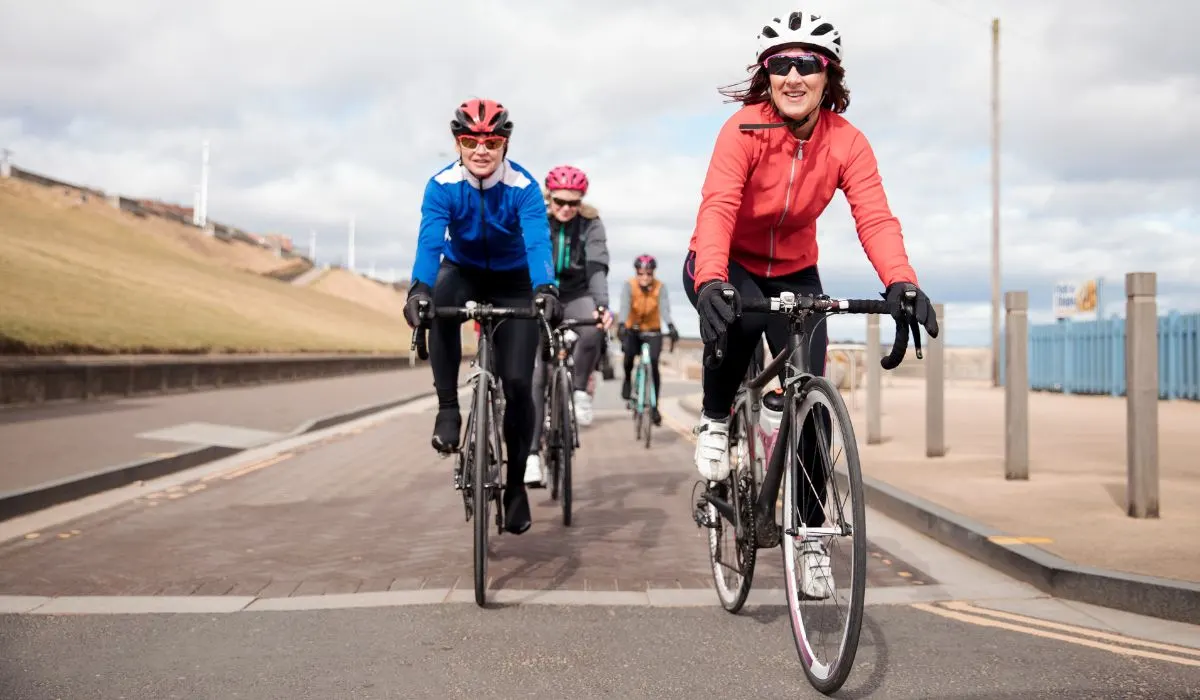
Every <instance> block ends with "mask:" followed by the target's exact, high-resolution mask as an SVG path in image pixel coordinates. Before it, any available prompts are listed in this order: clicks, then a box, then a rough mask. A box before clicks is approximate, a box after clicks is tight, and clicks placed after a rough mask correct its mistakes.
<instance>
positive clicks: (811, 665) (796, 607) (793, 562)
mask: <svg viewBox="0 0 1200 700" xmlns="http://www.w3.org/2000/svg"><path fill="white" fill-rule="evenodd" d="M802 391H803V393H802V395H801V398H799V399H798V401H799V404H798V408H797V409H796V411H795V413H794V415H793V416H792V421H793V422H792V424H791V426H790V428H791V437H790V438H789V439H788V445H787V450H788V452H787V462H786V465H785V470H784V479H783V488H784V492H783V502H784V512H783V525H784V529H785V534H784V536H783V541H782V543H781V545H782V546H781V549H782V550H783V564H784V570H785V571H786V572H787V576H786V577H785V581H786V583H785V589H786V591H787V596H788V599H787V603H788V610H789V613H790V614H789V618H790V621H791V626H792V638H793V640H794V641H795V643H796V654H797V656H798V657H799V659H800V664H801V667H802V668H803V669H804V675H805V676H806V677H807V678H808V681H809V683H810V684H812V686H813V687H814V688H815V689H816V690H818V691H819V692H821V693H824V694H826V695H828V694H829V693H833V692H835V691H836V690H837V689H839V688H841V687H842V684H843V683H845V682H846V679H847V678H848V677H849V675H850V671H851V670H852V668H853V666H854V657H855V655H856V654H857V653H858V640H859V635H860V633H861V629H862V618H863V599H864V594H865V592H866V587H867V530H866V506H865V503H864V501H863V490H862V468H861V465H860V463H859V456H858V443H857V442H856V441H855V437H854V428H853V426H852V425H851V423H850V412H849V411H848V410H847V409H846V404H845V402H844V401H843V400H842V397H841V394H840V393H839V392H838V390H837V389H836V388H834V386H833V384H831V383H830V382H829V380H827V379H825V378H824V377H812V378H810V379H808V380H807V382H806V383H805V385H804V389H803V390H802ZM818 404H823V405H824V406H825V407H826V408H827V409H828V410H829V411H830V412H831V413H832V414H833V416H832V417H833V418H834V420H836V421H837V424H838V426H839V430H838V432H840V433H841V436H840V437H841V447H842V449H844V455H845V462H846V465H845V466H846V473H845V474H844V475H843V474H841V473H840V472H837V471H834V470H833V469H832V468H830V469H829V472H830V473H829V474H827V479H829V480H830V481H831V482H832V483H833V484H838V483H839V482H842V483H843V484H845V487H846V491H847V494H848V495H849V497H850V511H851V513H852V518H853V523H852V532H851V534H850V538H851V540H852V543H853V546H854V553H853V556H852V557H851V558H850V563H851V572H850V578H849V581H850V595H849V601H848V602H849V605H848V607H849V613H848V615H847V617H846V623H845V625H844V627H843V628H842V638H841V641H840V643H839V644H838V654H837V660H836V661H835V662H833V663H824V662H819V661H818V660H817V659H816V655H815V653H814V652H813V649H812V645H811V643H810V641H809V639H808V636H809V635H808V633H807V631H806V630H805V625H804V611H803V610H801V605H800V597H799V590H798V588H797V585H796V574H797V572H798V568H799V565H800V564H799V562H798V561H797V560H798V557H797V555H796V553H795V542H796V540H797V539H798V538H797V537H796V535H797V534H798V533H797V531H796V530H795V529H794V528H796V527H797V526H798V525H799V523H797V522H796V521H797V517H796V508H795V507H794V499H795V496H794V494H795V484H796V483H797V482H796V479H797V478H798V474H797V470H798V469H799V468H800V466H799V455H798V454H797V453H796V445H797V444H798V441H799V436H800V435H801V430H802V428H803V426H804V421H805V419H806V418H807V417H808V415H809V413H811V412H812V411H813V410H814V408H815V407H816V406H817V405H818ZM830 437H831V443H832V435H831V436H830ZM839 477H842V478H839ZM806 483H807V482H806ZM835 488H840V487H835ZM835 494H836V490H835ZM828 507H829V506H826V508H827V509H828ZM789 530H790V532H792V533H793V534H790V535H789V534H787V532H788V531H789ZM789 555H790V556H789ZM836 580H837V576H836V573H835V574H834V585H833V588H834V590H833V591H832V592H831V593H832V595H831V596H830V597H832V598H834V599H835V601H836V600H837V598H838V592H837V591H836V588H837V587H838V585H837V583H836ZM813 617H814V618H816V617H818V615H816V613H815V611H814V613H813Z"/></svg>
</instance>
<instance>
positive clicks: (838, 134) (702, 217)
mask: <svg viewBox="0 0 1200 700" xmlns="http://www.w3.org/2000/svg"><path fill="white" fill-rule="evenodd" d="M779 121H781V119H780V118H779V117H778V116H777V115H776V114H775V111H774V110H773V109H772V108H771V106H770V105H768V104H757V105H747V106H745V107H742V108H741V109H739V110H738V111H737V112H736V113H734V114H733V116H731V117H730V118H729V119H728V120H727V121H726V122H725V124H724V126H722V127H721V131H720V133H719V134H718V135H717V143H716V145H715V146H714V148H713V154H712V159H711V160H710V161H709V164H708V175H707V176H706V177H705V178H704V187H703V189H702V190H701V195H702V200H701V202H700V211H699V213H698V214H697V215H696V229H695V232H694V233H693V234H692V240H691V243H690V244H689V246H688V247H689V249H690V250H691V251H693V252H695V254H696V268H695V279H696V288H697V289H699V287H700V285H701V284H702V283H704V282H707V281H708V280H712V279H719V280H723V281H728V275H729V273H728V268H729V261H730V259H733V260H734V261H736V262H737V263H739V264H740V265H742V266H743V267H745V268H746V269H747V270H748V271H750V272H751V273H753V274H756V275H760V276H763V277H780V276H783V275H787V274H790V273H792V272H796V271H797V270H802V269H804V268H806V267H810V266H812V265H815V264H816V262H817V217H818V216H820V215H821V212H823V211H825V207H826V206H828V205H829V201H830V200H831V199H833V195H834V192H835V191H836V190H837V189H839V188H840V189H841V190H842V191H843V192H844V193H845V195H846V200H847V201H848V202H849V203H850V212H851V214H853V216H854V221H855V225H856V228H857V229H858V239H859V241H860V242H861V243H862V247H863V250H864V251H865V252H866V254H867V258H868V259H870V261H871V264H872V265H873V266H874V267H875V271H876V272H877V273H879V279H880V280H881V281H882V282H883V284H884V286H885V287H886V286H887V285H890V284H892V283H893V282H912V283H913V284H916V283H917V274H916V272H914V271H913V269H912V267H911V266H909V264H908V255H907V253H905V251H904V236H903V234H902V233H901V232H900V221H899V220H898V219H896V217H895V216H892V212H891V210H890V209H889V208H888V203H887V197H886V195H885V194H884V191H883V182H882V180H881V178H880V176H879V168H878V164H877V163H876V161H875V154H874V152H873V151H872V150H871V145H870V144H869V143H867V138H866V136H864V135H863V134H862V132H860V131H859V130H858V129H857V128H855V127H854V126H853V125H851V124H850V122H848V121H846V119H845V118H843V117H842V116H841V115H839V114H835V113H833V112H830V111H828V110H822V112H821V118H820V121H818V122H817V126H816V128H815V129H814V130H813V134H812V137H811V138H809V140H808V141H806V142H804V143H803V144H801V143H800V141H799V140H798V139H797V138H796V137H795V136H793V135H792V133H791V131H789V130H788V129H786V128H772V129H755V130H751V131H742V130H740V129H739V128H738V125H739V124H763V123H772V122H779Z"/></svg>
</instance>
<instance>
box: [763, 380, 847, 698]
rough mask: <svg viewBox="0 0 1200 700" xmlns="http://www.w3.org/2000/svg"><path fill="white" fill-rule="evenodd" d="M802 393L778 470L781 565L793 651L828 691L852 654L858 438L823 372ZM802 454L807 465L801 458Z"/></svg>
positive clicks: (818, 684)
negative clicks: (782, 465)
mask: <svg viewBox="0 0 1200 700" xmlns="http://www.w3.org/2000/svg"><path fill="white" fill-rule="evenodd" d="M802 392H803V393H802V396H801V398H800V399H799V400H798V405H797V408H796V411H795V412H794V414H793V415H792V417H791V420H792V423H791V425H790V426H789V428H790V435H789V439H788V445H787V450H788V452H787V454H786V457H787V461H786V465H785V469H784V481H783V527H784V537H783V542H782V546H783V563H784V568H785V569H786V572H787V575H786V577H785V580H786V588H787V595H788V609H789V612H790V613H791V615H790V617H791V623H792V637H793V638H794V640H795V642H796V652H797V654H798V655H799V657H800V662H801V665H802V667H803V668H804V674H805V675H806V676H807V677H808V680H809V683H811V684H812V686H813V687H814V688H816V689H817V690H819V691H820V692H822V693H826V694H828V693H832V692H834V691H836V690H837V689H838V688H840V687H842V684H843V683H845V682H846V678H847V677H848V676H849V675H850V670H851V668H852V667H853V665H854V656H855V654H856V653H857V652H858V638H859V632H860V629H861V627H862V615H863V596H864V593H865V592H866V586H867V530H866V508H865V505H864V503H863V491H862V471H861V467H860V465H859V459H858V443H857V442H856V441H855V438H854V429H853V427H852V425H851V423H850V414H849V412H848V411H847V410H846V404H845V402H843V401H842V397H841V394H840V393H838V391H837V389H835V388H834V386H833V385H832V384H831V383H830V382H829V381H828V380H826V379H825V378H824V377H813V378H811V379H809V380H808V381H807V383H806V384H805V385H804V389H802ZM805 455H809V456H810V460H811V462H812V464H811V466H810V467H809V468H805V465H803V464H802V463H801V460H802V459H803V457H804V456H805ZM846 548H850V549H851V551H850V552H848V553H847V552H845V551H844V550H845V549H846ZM810 603H811V605H810Z"/></svg>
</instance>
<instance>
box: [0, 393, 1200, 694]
mask: <svg viewBox="0 0 1200 700" xmlns="http://www.w3.org/2000/svg"><path fill="white" fill-rule="evenodd" d="M616 390H617V383H616V382H613V383H607V384H603V385H602V386H601V389H600V397H599V399H598V401H597V421H596V423H595V425H593V426H591V427H590V428H588V429H587V431H586V432H585V433H584V435H583V442H584V447H583V449H582V450H581V453H580V456H579V460H578V465H579V466H578V472H577V482H576V484H577V486H576V493H577V508H576V521H575V524H574V525H573V527H571V528H564V527H563V526H562V525H561V522H559V520H558V518H557V516H558V510H557V505H556V504H555V503H554V502H552V501H550V500H549V498H548V496H547V495H546V493H545V492H535V496H534V499H533V500H534V504H535V512H534V516H535V523H534V527H533V528H532V529H531V530H530V531H529V532H528V533H526V534H524V535H521V536H519V537H518V536H511V535H504V536H500V537H493V544H492V559H491V564H490V573H491V574H492V581H491V588H492V589H493V595H494V598H495V599H496V600H497V601H498V602H497V603H495V604H493V605H491V606H490V607H489V608H487V609H481V608H478V607H476V606H475V605H474V603H473V602H472V596H471V595H470V586H471V584H470V581H471V528H470V525H469V524H468V523H466V522H465V521H464V519H463V512H462V500H461V498H460V496H459V494H458V493H457V492H455V491H454V490H453V488H452V487H451V481H450V465H451V462H449V461H447V460H442V459H440V458H438V457H436V456H435V455H433V454H432V452H431V450H430V449H429V447H428V435H429V430H430V428H431V426H432V415H433V414H432V411H431V406H430V403H429V402H422V403H417V404H413V405H410V406H407V407H403V408H398V409H393V410H391V411H389V412H387V413H385V414H381V415H379V416H375V417H371V418H367V419H363V420H360V421H356V422H354V423H349V424H346V425H343V426H338V427H336V428H333V429H330V430H328V431H323V432H320V433H314V434H312V435H310V436H305V437H304V438H296V439H292V440H289V441H286V442H284V443H281V444H279V445H276V446H273V447H269V448H256V449H254V450H250V451H248V452H247V453H244V454H242V455H239V456H236V457H234V458H230V459H229V460H225V461H223V462H221V463H216V464H213V465H207V466H204V467H199V468H196V469H194V470H190V471H189V472H187V473H183V474H178V475H173V476H172V477H166V478H164V479H162V480H159V481H157V482H155V483H152V484H146V485H142V486H138V487H129V488H127V489H123V490H121V491H120V492H119V493H112V494H104V495H100V496H97V497H92V498H90V499H87V501H86V502H80V503H76V504H70V505H64V506H60V507H58V508H55V509H51V510H50V511H47V512H44V513H39V514H36V515H33V516H27V517H24V518H20V519H16V520H13V521H10V522H7V523H0V612H9V613H12V614H6V615H0V698H3V699H4V700H10V699H11V700H26V699H29V700H41V699H43V698H47V699H48V698H87V699H91V698H155V699H159V698H253V699H259V698H394V697H403V698H457V697H488V698H490V697H497V698H518V697H537V698H565V697H570V698H593V697H595V698H600V697H606V698H694V697H697V696H705V697H724V696H730V697H733V696H736V697H772V698H774V697H800V698H803V697H819V695H818V694H816V693H815V691H813V690H812V689H811V687H810V686H809V685H808V683H807V681H806V680H805V678H804V676H803V673H802V671H801V669H800V666H799V663H798V660H797V655H796V651H795V646H794V644H793V641H792V635H791V631H790V627H789V624H788V619H787V615H786V608H784V607H783V605H782V603H783V596H782V592H781V591H779V590H778V589H779V588H780V586H781V582H782V571H781V567H780V566H779V563H778V558H779V557H778V554H777V553H775V552H766V551H763V552H760V568H759V575H758V576H756V589H755V592H754V594H753V595H752V602H751V604H750V605H748V606H747V607H746V608H745V609H744V610H743V612H742V613H741V614H739V615H730V614H729V613H726V612H724V611H723V610H721V609H720V608H719V607H718V605H717V601H716V596H715V594H714V593H713V591H712V584H711V578H710V575H709V573H708V560H707V549H706V540H705V536H704V534H703V532H702V531H700V530H699V529H698V528H697V527H696V525H695V524H694V523H693V522H692V520H691V517H690V512H689V507H690V504H689V501H690V499H691V485H692V484H693V482H694V481H695V476H694V467H693V466H692V464H691V461H690V457H691V448H692V445H691V442H690V441H689V439H688V437H687V436H686V435H685V434H683V433H684V431H682V430H675V429H672V427H671V426H672V425H674V426H677V427H680V428H685V427H686V426H688V425H690V419H689V418H688V417H687V416H686V415H685V414H684V413H683V412H681V411H680V410H679V409H678V407H677V406H673V404H672V403H671V402H670V401H668V403H667V405H666V406H665V407H664V408H665V410H666V411H667V413H668V421H667V422H666V423H665V424H664V426H663V428H662V429H661V430H660V431H659V433H658V434H657V435H656V440H655V443H654V445H653V447H652V449H650V450H645V449H644V448H642V447H641V446H639V445H637V444H634V440H633V430H632V426H631V424H630V422H629V420H628V418H627V416H626V415H625V414H624V413H623V412H622V410H621V408H620V402H619V401H618V400H617V398H616V396H615V393H616ZM692 391H695V385H693V384H687V383H679V382H668V383H667V384H665V385H664V393H665V394H666V395H667V396H668V397H677V396H679V395H681V394H683V393H687V392H692ZM868 532H869V538H870V540H871V547H870V552H871V567H870V571H869V577H868V583H869V587H868V591H867V603H868V607H867V614H866V619H865V621H864V624H863V637H862V641H861V643H860V648H859V652H858V656H857V660H856V664H855V667H854V672H853V674H852V675H851V677H850V680H849V681H848V682H847V684H846V686H845V687H844V688H843V690H842V691H841V693H839V696H840V697H850V698H860V697H881V698H998V699H999V698H1005V699H1007V698H1185V697H1200V651H1198V649H1200V628H1197V627H1196V626H1193V625H1183V624H1177V623H1171V622H1167V621H1162V620H1154V619H1149V618H1142V617H1139V616H1134V615H1128V614H1124V613H1119V612H1117V611H1112V610H1108V609H1104V608H1096V607H1094V606H1086V605H1082V604H1076V603H1070V602H1067V601H1060V600H1054V599H1050V598H1047V597H1045V596H1043V595H1042V594H1040V593H1038V592H1037V591H1036V590H1034V589H1032V588H1031V587H1029V586H1026V585H1024V584H1021V583H1018V582H1016V581H1013V580H1011V579H1008V578H1006V577H1004V576H1002V575H1000V574H998V573H996V572H994V571H992V570H990V569H987V568H986V567H984V566H982V565H980V564H978V563H977V562H974V561H971V560H969V559H966V558H964V557H962V556H960V555H958V554H956V553H954V552H952V551H950V550H948V549H946V548H944V547H941V546H940V545H938V544H936V543H934V542H932V541H931V540H929V539H927V538H925V537H923V536H921V535H918V534H916V533H913V532H912V531H909V530H907V529H905V528H903V527H901V526H899V525H898V524H896V523H894V522H893V521H890V520H888V519H887V518H886V517H884V516H882V515H880V514H878V513H875V512H873V511H868ZM155 611H157V612H155ZM163 611H170V612H163ZM100 613H106V614H100ZM1189 693H1190V694H1189Z"/></svg>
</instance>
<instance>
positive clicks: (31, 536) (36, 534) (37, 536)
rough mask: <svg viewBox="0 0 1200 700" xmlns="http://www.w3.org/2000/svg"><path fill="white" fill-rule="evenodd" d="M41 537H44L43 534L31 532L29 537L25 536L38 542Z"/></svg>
mask: <svg viewBox="0 0 1200 700" xmlns="http://www.w3.org/2000/svg"><path fill="white" fill-rule="evenodd" d="M41 536H42V533H40V532H31V533H29V534H28V535H25V539H27V540H36V539H37V538H39V537H41Z"/></svg>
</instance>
